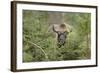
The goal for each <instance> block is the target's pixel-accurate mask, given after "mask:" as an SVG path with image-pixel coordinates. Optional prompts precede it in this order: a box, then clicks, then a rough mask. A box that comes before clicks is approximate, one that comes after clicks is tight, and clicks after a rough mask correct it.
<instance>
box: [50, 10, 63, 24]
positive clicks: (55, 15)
mask: <svg viewBox="0 0 100 73" xmlns="http://www.w3.org/2000/svg"><path fill="white" fill-rule="evenodd" d="M62 23H64V13H61V12H53V11H52V12H48V24H50V25H51V24H62Z"/></svg>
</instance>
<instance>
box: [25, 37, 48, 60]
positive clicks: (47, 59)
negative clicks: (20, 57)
mask: <svg viewBox="0 0 100 73" xmlns="http://www.w3.org/2000/svg"><path fill="white" fill-rule="evenodd" d="M24 39H25V38H24ZM25 40H26V39H25ZM27 42H28V43H30V44H33V45H34V46H36V47H38V48H39V49H40V50H41V51H42V52H43V53H44V55H45V58H46V59H47V60H48V56H47V54H46V52H45V51H44V50H43V49H42V48H41V47H40V46H38V45H37V44H35V43H33V42H31V41H27Z"/></svg>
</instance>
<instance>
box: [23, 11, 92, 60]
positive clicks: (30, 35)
mask: <svg viewBox="0 0 100 73" xmlns="http://www.w3.org/2000/svg"><path fill="white" fill-rule="evenodd" d="M60 13H62V12H60ZM63 14H64V17H63V19H64V20H65V22H66V23H68V24H69V25H70V26H71V27H72V32H70V33H69V34H68V35H67V39H66V44H65V46H62V47H61V48H58V47H57V45H56V43H57V42H56V38H55V35H54V34H55V33H54V32H52V31H48V29H49V28H50V24H48V22H49V15H48V12H47V11H32V10H23V62H35V61H39V62H40V61H62V60H82V59H90V58H91V49H90V46H91V45H90V42H91V40H90V39H91V37H90V35H91V27H90V26H91V15H90V14H89V13H75V12H66V13H63ZM54 19H56V17H54ZM58 21H59V20H58Z"/></svg>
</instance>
